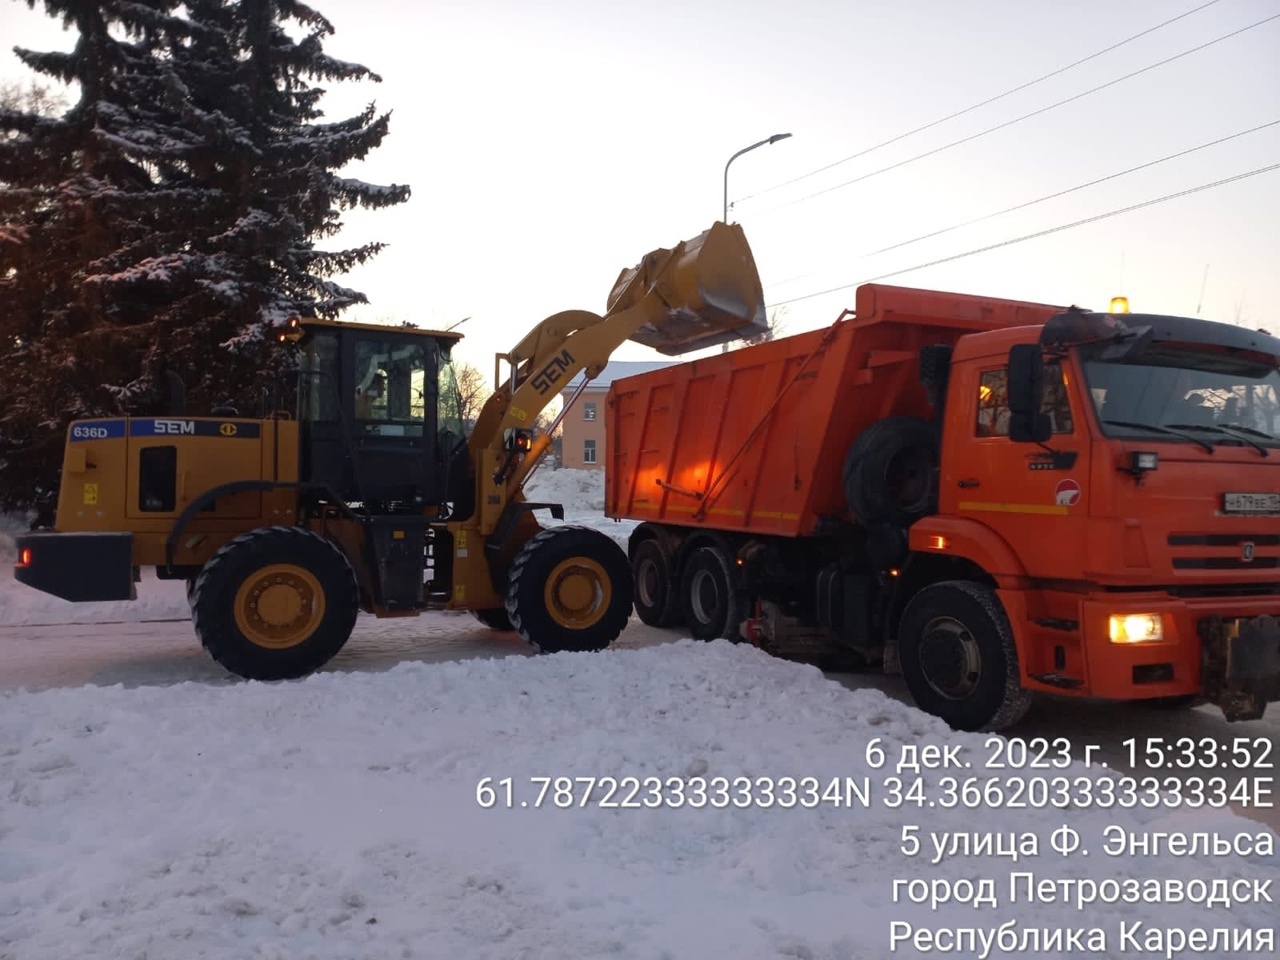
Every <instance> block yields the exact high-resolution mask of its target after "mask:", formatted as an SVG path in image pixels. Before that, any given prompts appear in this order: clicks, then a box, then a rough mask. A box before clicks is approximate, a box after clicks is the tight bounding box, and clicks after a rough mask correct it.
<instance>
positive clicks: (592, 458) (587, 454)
mask: <svg viewBox="0 0 1280 960" xmlns="http://www.w3.org/2000/svg"><path fill="white" fill-rule="evenodd" d="M582 462H583V463H595V462H596V442H595V441H594V440H584V441H582Z"/></svg>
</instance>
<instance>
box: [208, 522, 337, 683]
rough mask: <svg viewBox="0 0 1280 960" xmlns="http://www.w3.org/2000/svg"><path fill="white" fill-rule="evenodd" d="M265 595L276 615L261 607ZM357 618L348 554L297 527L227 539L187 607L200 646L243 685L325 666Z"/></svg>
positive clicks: (269, 529)
mask: <svg viewBox="0 0 1280 960" xmlns="http://www.w3.org/2000/svg"><path fill="white" fill-rule="evenodd" d="M255 577H257V578H260V579H258V580H257V581H256V582H255ZM255 591H256V592H255ZM268 592H270V593H271V595H272V600H271V602H272V604H273V605H274V606H275V608H276V610H277V611H278V613H276V614H275V615H274V616H273V615H271V614H267V615H265V616H264V615H263V614H262V612H261V609H260V607H259V603H260V601H261V600H262V597H263V595H265V594H267V593H268ZM317 607H320V609H319V610H318V611H317ZM295 608H296V610H295ZM358 613H359V594H358V592H357V586H356V575H355V571H353V570H352V569H351V564H350V563H349V562H348V561H347V558H346V556H345V555H344V554H343V553H342V551H341V550H339V549H338V548H337V547H336V546H334V545H333V544H332V543H330V542H329V541H328V540H326V539H324V538H323V537H320V536H318V535H316V534H314V533H311V532H310V531H309V530H301V529H298V528H296V527H267V528H263V529H261V530H254V531H252V532H250V533H246V534H242V535H241V536H238V537H236V538H235V539H234V540H231V541H229V542H228V543H227V544H225V545H224V546H223V547H222V549H220V550H219V551H218V552H217V553H215V554H214V555H213V558H212V559H211V560H210V561H209V562H208V563H207V564H206V565H205V568H204V569H203V570H202V571H201V572H200V576H199V577H197V578H196V584H195V590H194V592H193V594H192V602H191V618H192V620H193V621H194V624H195V630H196V635H197V636H198V637H199V638H200V642H201V644H203V645H204V648H205V649H206V650H208V651H209V654H210V656H212V657H213V659H214V660H216V661H217V662H218V663H220V664H222V666H224V667H225V668H226V669H228V670H230V671H231V672H232V673H234V674H236V675H238V676H241V677H244V678H245V679H247V680H290V679H293V678H296V677H302V676H306V675H307V674H309V673H312V672H313V671H315V670H317V669H319V668H320V667H322V666H324V665H325V664H326V663H328V662H329V660H331V659H332V658H333V657H334V655H335V654H337V653H338V651H339V650H341V649H342V647H343V645H344V644H346V642H347V640H348V638H349V637H350V636H351V630H352V628H353V627H354V626H355V622H356V616H357V614H358ZM277 618H278V619H277ZM285 618H289V619H285Z"/></svg>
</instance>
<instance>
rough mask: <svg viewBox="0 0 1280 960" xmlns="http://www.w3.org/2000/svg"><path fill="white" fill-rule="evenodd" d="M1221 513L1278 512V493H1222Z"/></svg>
mask: <svg viewBox="0 0 1280 960" xmlns="http://www.w3.org/2000/svg"><path fill="white" fill-rule="evenodd" d="M1222 512H1223V513H1280V493H1224V494H1223V495H1222Z"/></svg>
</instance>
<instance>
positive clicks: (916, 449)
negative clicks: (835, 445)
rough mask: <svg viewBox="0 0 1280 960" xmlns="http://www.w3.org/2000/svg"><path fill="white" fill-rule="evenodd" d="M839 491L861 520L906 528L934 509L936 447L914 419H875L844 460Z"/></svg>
mask: <svg viewBox="0 0 1280 960" xmlns="http://www.w3.org/2000/svg"><path fill="white" fill-rule="evenodd" d="M844 493H845V499H846V500H847V501H848V503H849V509H850V510H851V511H853V515H854V516H855V517H857V518H858V520H860V521H861V522H862V523H863V524H865V525H867V526H871V525H873V524H880V523H888V524H892V525H894V526H899V527H909V526H910V525H911V524H913V523H915V522H916V521H917V520H919V519H920V518H921V517H923V516H925V515H927V514H930V513H932V512H933V511H934V510H935V509H936V504H937V499H938V445H937V441H936V440H935V438H934V429H933V427H932V426H930V425H929V423H928V422H927V421H925V420H921V419H919V418H918V417H889V418H887V419H884V420H877V421H876V422H875V423H873V424H871V426H869V427H867V429H865V430H863V431H862V433H860V434H859V435H858V439H857V440H855V441H854V442H853V446H852V447H850V448H849V455H848V456H847V457H846V458H845V461H844Z"/></svg>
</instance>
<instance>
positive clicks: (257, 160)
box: [0, 0, 409, 508]
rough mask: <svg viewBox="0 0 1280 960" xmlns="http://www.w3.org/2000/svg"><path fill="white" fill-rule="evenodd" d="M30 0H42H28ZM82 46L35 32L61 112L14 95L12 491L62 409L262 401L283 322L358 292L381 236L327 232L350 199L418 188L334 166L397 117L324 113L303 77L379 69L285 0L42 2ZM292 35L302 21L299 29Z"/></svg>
mask: <svg viewBox="0 0 1280 960" xmlns="http://www.w3.org/2000/svg"><path fill="white" fill-rule="evenodd" d="M28 2H29V3H31V4H33V5H34V2H35V0H28ZM44 7H45V9H46V10H47V11H48V12H49V13H50V14H51V15H55V16H60V17H62V18H63V19H64V21H65V22H67V23H68V24H69V25H71V26H73V27H74V28H75V29H76V30H77V31H78V33H79V40H78V43H77V46H76V49H75V51H74V52H73V53H70V54H50V53H43V54H42V53H33V52H30V51H25V50H20V51H18V53H19V56H20V57H21V58H22V59H23V60H24V62H26V63H27V64H28V65H29V66H31V67H32V68H33V69H35V70H36V71H38V72H41V73H44V74H46V75H48V76H50V77H53V78H55V79H58V80H62V81H66V82H73V83H76V84H77V85H78V86H79V91H80V100H79V102H78V103H77V104H76V105H75V106H74V107H72V108H71V109H70V110H69V111H67V113H66V114H64V115H63V116H61V117H58V118H56V119H41V118H39V117H37V116H35V115H33V114H30V113H22V112H13V111H10V112H0V135H6V134H7V136H6V138H5V139H4V141H3V142H2V143H0V353H2V354H3V355H4V356H5V358H6V359H7V361H8V362H7V363H6V364H5V367H6V370H5V375H4V376H0V460H4V461H8V466H7V468H6V469H4V470H3V471H0V507H4V506H7V507H10V508H12V507H19V506H25V505H27V504H28V503H29V502H30V500H31V497H32V495H33V493H35V492H36V491H37V490H38V489H46V490H47V489H51V488H52V486H53V484H54V483H56V470H57V464H58V459H59V457H60V453H61V442H62V437H63V431H64V430H65V426H66V423H67V422H68V421H69V420H71V419H73V418H76V417H84V416H96V415H109V414H116V413H121V412H131V413H151V412H160V411H164V410H166V409H167V407H168V400H169V397H168V394H167V390H166V376H165V374H166V371H172V372H175V373H177V374H178V375H179V376H180V377H181V378H182V380H183V381H184V382H185V383H186V386H187V397H188V409H189V410H190V411H191V412H198V411H200V410H202V409H208V408H209V407H210V406H212V405H214V404H217V403H221V402H226V401H230V402H232V403H233V404H235V405H236V406H238V407H240V408H241V410H242V412H248V411H250V410H254V409H256V402H255V398H256V396H257V392H258V390H259V389H260V388H261V387H262V386H263V385H264V384H265V383H266V382H267V381H269V380H270V378H271V376H272V375H273V373H274V371H275V370H276V369H278V367H279V365H280V363H281V361H282V359H283V355H282V354H281V353H280V352H279V351H278V350H276V349H274V347H275V344H274V341H273V340H272V338H271V337H270V328H271V326H273V325H274V324H277V323H279V322H282V321H283V320H284V319H286V318H287V317H289V316H291V315H294V314H298V313H301V314H315V315H320V316H328V317H333V316H337V315H338V314H339V313H340V312H341V311H342V309H343V308H345V307H347V306H349V305H351V304H353V303H360V302H364V301H365V297H364V296H363V295H362V294H361V293H359V292H357V291H354V290H350V289H347V288H345V287H343V286H340V285H339V284H337V283H335V282H334V281H333V280H332V279H331V278H332V277H333V276H335V275H337V274H340V273H342V272H345V271H346V270H348V269H350V268H351V267H352V266H354V265H356V264H358V263H361V262H363V261H364V260H366V259H368V258H369V257H371V256H373V255H374V254H375V253H376V252H377V251H378V250H379V249H380V248H381V244H369V245H366V246H363V247H359V248H356V249H353V250H344V251H338V252H324V251H321V250H317V249H316V248H315V243H316V241H317V240H321V239H323V238H326V237H331V236H332V235H333V234H334V233H336V232H337V230H338V229H339V228H340V226H341V223H340V220H339V212H340V211H341V210H343V209H346V208H349V207H351V206H353V205H357V204H359V205H364V206H370V207H381V206H387V205H390V204H395V203H400V202H402V201H404V200H405V199H407V197H408V192H409V191H408V188H407V187H402V186H393V187H379V186H374V185H371V184H365V183H361V182H359V181H355V180H350V179H346V178H342V177H340V176H338V174H337V171H338V170H340V169H341V168H342V167H343V166H344V165H346V164H347V163H349V162H350V161H352V160H358V159H361V158H363V157H364V156H366V155H367V154H368V153H369V152H370V151H372V150H373V149H374V148H376V147H377V146H378V145H379V144H380V143H381V141H382V139H383V138H384V137H385V136H386V134H387V130H388V121H389V116H388V115H386V114H383V115H377V114H376V113H375V110H374V108H373V106H370V107H368V108H367V109H366V110H364V111H363V112H362V113H360V114H359V115H357V116H355V117H352V118H350V119H347V120H343V121H340V122H337V123H328V124H326V123H321V122H319V121H320V119H321V117H322V113H321V111H320V108H319V101H320V99H321V97H322V95H323V91H322V90H321V89H319V88H317V87H315V86H313V85H311V84H310V83H309V82H308V81H314V80H340V79H372V80H377V79H379V78H378V77H377V76H376V75H374V74H372V73H371V72H370V71H369V70H367V69H366V68H364V67H362V66H359V65H355V64H348V63H343V62H340V61H336V60H334V59H332V58H330V57H328V56H327V55H326V54H325V53H324V51H323V48H322V40H323V38H324V37H325V36H327V35H329V34H331V33H332V32H333V28H332V26H331V25H330V24H329V23H328V21H326V20H325V19H324V18H323V17H321V16H320V15H319V14H318V13H316V12H315V11H313V10H311V9H310V8H308V7H306V6H303V5H301V4H296V3H290V2H279V0H241V2H238V3H227V2H224V0H189V2H186V3H183V4H178V3H176V2H170V0H144V2H137V0H133V2H114V3H113V2H108V3H81V2H76V0H45V2H44ZM295 34H296V35H297V36H295Z"/></svg>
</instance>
